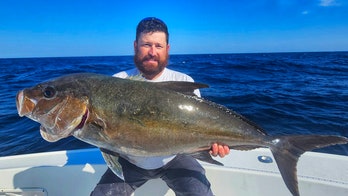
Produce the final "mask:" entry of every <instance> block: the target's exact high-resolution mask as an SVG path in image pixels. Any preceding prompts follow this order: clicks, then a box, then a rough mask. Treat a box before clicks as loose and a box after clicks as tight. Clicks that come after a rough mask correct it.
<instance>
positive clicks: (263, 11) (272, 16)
mask: <svg viewBox="0 0 348 196" xmlns="http://www.w3.org/2000/svg"><path fill="white" fill-rule="evenodd" d="M147 16H156V17H158V18H161V19H162V20H164V21H165V22H166V23H167V25H168V28H169V33H170V44H171V51H170V53H171V54H201V53H249V52H250V53H254V52H301V51H348V0H244V1H243V0H175V1H168V2H167V1H157V0H152V1H116V0H104V1H103V0H88V1H86V0H59V1H56V0H51V1H47V0H1V1H0V58H9V57H10V58H11V57H57V56H59V57H60V56H104V55H111V56H115V55H132V54H133V41H134V38H135V28H136V25H137V24H138V22H139V21H140V20H141V19H142V18H144V17H147Z"/></svg>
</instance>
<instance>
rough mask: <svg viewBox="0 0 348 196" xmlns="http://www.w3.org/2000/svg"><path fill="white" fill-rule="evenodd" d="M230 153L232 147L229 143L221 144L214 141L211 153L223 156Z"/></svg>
mask: <svg viewBox="0 0 348 196" xmlns="http://www.w3.org/2000/svg"><path fill="white" fill-rule="evenodd" d="M229 153H230V148H229V147H228V146H227V145H220V144H217V143H214V144H213V145H212V146H211V150H210V154H211V155H212V156H214V157H216V156H218V155H219V156H220V157H221V158H223V157H224V156H226V155H228V154H229Z"/></svg>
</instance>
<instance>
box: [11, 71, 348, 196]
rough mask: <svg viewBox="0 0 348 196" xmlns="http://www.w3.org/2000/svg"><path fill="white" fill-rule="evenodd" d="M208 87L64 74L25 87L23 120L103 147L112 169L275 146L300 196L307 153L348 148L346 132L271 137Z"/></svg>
mask: <svg viewBox="0 0 348 196" xmlns="http://www.w3.org/2000/svg"><path fill="white" fill-rule="evenodd" d="M207 87H208V85H206V84H202V83H195V82H181V81H169V82H157V83H153V82H146V81H139V80H130V79H121V78H115V77H112V76H107V75H102V74H95V73H77V74H69V75H63V76H61V77H58V78H55V79H52V80H48V81H45V82H42V83H40V84H37V85H35V86H33V87H30V88H26V89H23V90H20V91H19V92H18V93H17V96H16V106H17V110H18V114H19V116H21V117H22V116H26V117H28V118H30V119H32V120H34V121H36V122H39V123H40V124H41V126H40V133H41V136H42V137H43V138H44V139H45V140H47V141H49V142H55V141H58V140H60V139H63V138H66V137H69V136H73V137H75V138H77V139H79V140H82V141H84V142H87V143H89V144H91V145H94V146H96V147H98V148H100V149H101V152H102V154H103V157H104V159H105V161H106V162H107V164H108V166H109V167H110V168H112V169H113V171H114V172H115V173H116V174H118V175H122V174H120V173H119V172H120V170H122V167H121V165H120V164H119V163H118V156H122V155H132V156H142V157H153V156H167V155H176V154H190V155H192V156H193V157H195V158H197V159H200V160H203V161H206V162H209V163H213V164H218V165H222V164H221V163H219V162H218V161H215V160H214V159H212V157H211V156H210V154H209V150H210V148H211V145H212V144H213V143H218V144H222V145H228V146H229V148H230V149H236V150H252V149H255V148H259V147H266V148H269V149H270V150H271V152H272V154H273V156H274V158H275V161H276V163H277V166H278V168H279V171H280V174H281V176H282V178H283V181H284V183H285V184H286V186H287V188H288V189H289V191H290V192H291V193H292V194H293V195H295V196H297V195H299V189H298V180H297V174H296V165H297V162H298V159H299V157H300V156H301V155H302V154H303V153H304V152H306V151H310V150H313V149H316V148H321V147H325V146H330V145H336V144H346V143H348V138H346V137H343V136H339V135H275V136H274V135H269V134H267V132H266V131H265V130H263V129H262V128H261V127H260V126H258V125H257V124H255V123H253V122H252V121H250V120H248V119H247V118H245V117H244V116H242V115H240V114H238V113H237V112H235V111H233V110H232V109H229V108H227V107H225V106H223V105H220V104H217V103H214V102H212V101H209V100H206V99H204V98H200V97H197V96H195V95H194V94H193V91H194V90H196V89H200V88H207Z"/></svg>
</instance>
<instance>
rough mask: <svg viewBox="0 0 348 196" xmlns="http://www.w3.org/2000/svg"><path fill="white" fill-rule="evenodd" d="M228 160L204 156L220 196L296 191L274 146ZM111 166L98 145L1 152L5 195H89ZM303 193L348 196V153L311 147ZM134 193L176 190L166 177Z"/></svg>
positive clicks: (301, 174) (301, 176)
mask: <svg viewBox="0 0 348 196" xmlns="http://www.w3.org/2000/svg"><path fill="white" fill-rule="evenodd" d="M216 159H217V160H218V161H220V162H222V163H223V164H224V166H217V165H211V164H208V163H205V162H201V164H202V165H203V167H204V168H205V169H206V174H207V177H208V179H209V181H210V182H211V185H212V190H213V192H214V194H215V195H217V196H228V195H238V196H255V195H259V196H270V195H277V196H278V195H280V196H282V195H285V196H287V195H291V193H290V192H289V190H288V189H287V188H286V186H285V184H284V182H283V180H282V178H281V176H280V173H279V170H278V168H277V165H276V163H275V161H274V159H273V156H272V154H271V152H270V151H269V149H266V148H259V149H255V150H251V151H235V150H231V153H230V155H228V156H226V157H225V158H216ZM106 169H107V166H106V164H105V162H104V160H103V158H102V155H101V153H100V151H99V149H97V148H89V149H78V150H67V151H54V152H43V153H33V154H24V155H14V156H5V157H0V196H5V195H6V196H10V195H11V196H12V195H24V196H62V195H63V196H65V195H66V196H70V195H73V196H75V195H77V196H84V195H89V194H90V193H91V191H92V190H93V188H94V187H95V185H96V184H97V182H98V181H99V179H100V177H101V176H102V175H103V173H104V172H105V170H106ZM297 174H298V181H299V190H300V194H301V196H313V195H316V196H327V195H335V196H347V195H348V156H343V155H334V154H326V153H318V152H306V153H305V154H303V155H302V156H301V157H300V160H299V162H298V166H297ZM133 195H134V196H147V195H149V196H163V195H165V196H172V195H175V194H174V192H173V191H172V190H171V189H169V188H168V187H167V186H166V184H165V183H164V182H163V181H162V180H160V179H154V180H150V181H148V182H147V183H145V184H144V185H143V186H142V187H140V188H139V189H137V190H136V191H135V193H134V194H133Z"/></svg>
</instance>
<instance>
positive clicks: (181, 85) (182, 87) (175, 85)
mask: <svg viewBox="0 0 348 196" xmlns="http://www.w3.org/2000/svg"><path fill="white" fill-rule="evenodd" d="M154 84H155V85H157V86H159V87H161V88H165V89H169V90H172V91H175V92H179V93H183V94H185V95H191V96H194V95H195V94H194V93H193V92H194V91H195V90H196V89H200V88H208V87H209V86H208V85H207V84H202V83H196V82H184V81H170V82H156V83H154Z"/></svg>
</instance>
